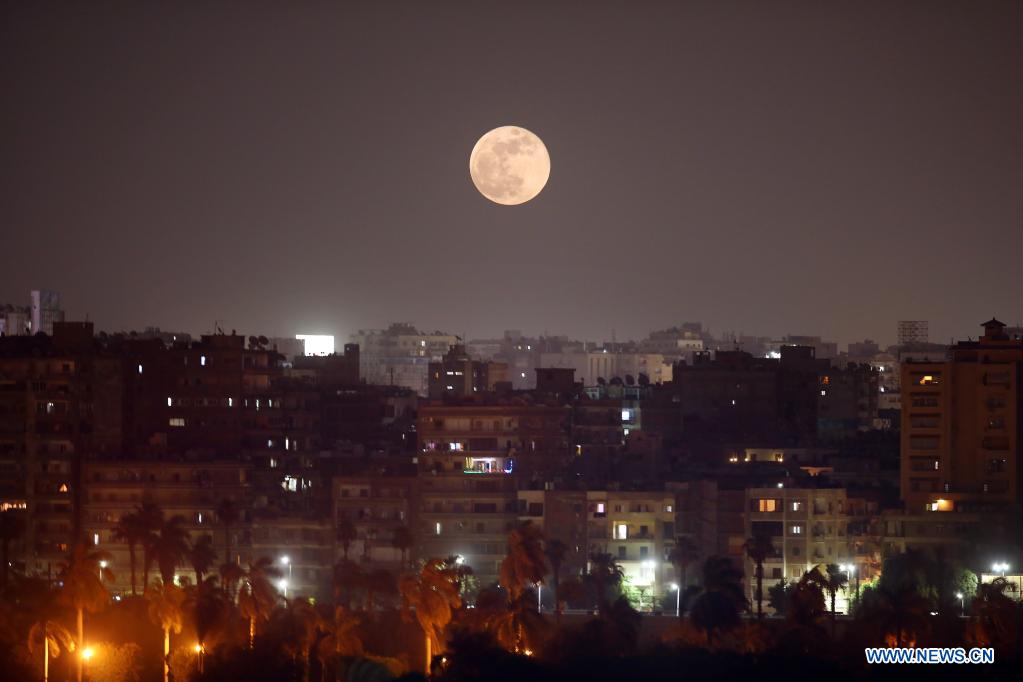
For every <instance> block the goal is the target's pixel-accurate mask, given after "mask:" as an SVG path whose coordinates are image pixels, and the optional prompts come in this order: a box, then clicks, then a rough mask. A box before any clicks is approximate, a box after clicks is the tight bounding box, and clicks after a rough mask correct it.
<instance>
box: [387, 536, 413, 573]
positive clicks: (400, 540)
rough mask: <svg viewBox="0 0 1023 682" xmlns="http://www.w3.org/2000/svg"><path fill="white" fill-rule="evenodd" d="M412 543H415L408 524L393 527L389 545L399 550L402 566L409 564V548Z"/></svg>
mask: <svg viewBox="0 0 1023 682" xmlns="http://www.w3.org/2000/svg"><path fill="white" fill-rule="evenodd" d="M413 544H415V538H413V537H412V531H410V530H409V529H408V526H397V527H395V529H394V531H393V532H392V533H391V547H394V548H395V549H396V550H398V551H399V552H401V563H402V565H404V566H409V565H410V560H411V555H410V550H411V549H412V545H413Z"/></svg>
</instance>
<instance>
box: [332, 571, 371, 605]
mask: <svg viewBox="0 0 1023 682" xmlns="http://www.w3.org/2000/svg"><path fill="white" fill-rule="evenodd" d="M333 583H334V602H335V603H336V604H340V603H341V601H342V599H344V602H345V606H346V607H348V608H352V596H353V595H354V594H355V591H356V590H357V589H362V588H364V587H365V584H366V572H365V571H364V570H363V569H362V567H361V566H359V564H357V563H355V562H354V561H352V560H350V559H341V560H340V561H338V562H337V563H336V564H335V565H334V578H333Z"/></svg>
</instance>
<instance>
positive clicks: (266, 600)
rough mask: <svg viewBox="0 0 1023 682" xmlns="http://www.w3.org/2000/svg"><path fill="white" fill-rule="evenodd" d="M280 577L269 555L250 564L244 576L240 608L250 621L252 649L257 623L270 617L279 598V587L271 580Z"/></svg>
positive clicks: (239, 602)
mask: <svg viewBox="0 0 1023 682" xmlns="http://www.w3.org/2000/svg"><path fill="white" fill-rule="evenodd" d="M280 577H281V572H280V570H279V569H278V568H277V567H276V566H274V564H273V561H271V560H270V559H269V558H267V557H262V558H260V559H258V560H257V561H256V562H255V563H254V564H250V565H249V568H248V570H247V571H245V574H244V576H243V577H242V584H241V589H240V590H239V591H238V608H239V610H241V612H242V615H243V616H245V617H246V618H247V619H248V621H249V648H250V649H251V648H252V647H253V646H255V642H256V624H257V623H258V622H259V621H265V620H266V619H267V618H268V617H269V615H270V611H271V610H272V609H273V607H274V606H275V605H276V604H277V600H278V599H279V595H278V594H277V588H275V587H274V586H273V584H272V583H271V582H270V581H271V579H275V578H280Z"/></svg>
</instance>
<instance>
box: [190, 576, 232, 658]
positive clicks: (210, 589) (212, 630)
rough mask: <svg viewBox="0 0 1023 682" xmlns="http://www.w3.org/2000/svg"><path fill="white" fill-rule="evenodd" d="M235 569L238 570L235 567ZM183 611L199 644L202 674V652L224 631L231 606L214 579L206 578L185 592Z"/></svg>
mask: <svg viewBox="0 0 1023 682" xmlns="http://www.w3.org/2000/svg"><path fill="white" fill-rule="evenodd" d="M236 568H239V570H241V569H240V567H238V566H236ZM185 611H186V612H187V613H188V615H189V617H190V619H191V621H192V624H193V625H194V627H195V636H196V639H198V644H199V672H200V673H201V672H202V664H203V658H202V656H203V652H205V651H206V646H207V644H209V643H210V642H211V640H213V639H215V638H216V636H217V634H218V633H221V632H223V631H224V630H225V629H226V625H227V622H228V619H229V616H230V612H231V605H230V603H229V602H228V600H227V596H226V594H225V593H224V591H223V590H221V589H219V588H218V586H217V579H216V578H206V579H205V580H203V581H202V582H200V583H197V584H196V585H195V586H192V587H189V588H188V590H187V591H186V599H185Z"/></svg>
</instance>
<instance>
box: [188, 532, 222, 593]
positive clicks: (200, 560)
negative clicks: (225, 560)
mask: <svg viewBox="0 0 1023 682" xmlns="http://www.w3.org/2000/svg"><path fill="white" fill-rule="evenodd" d="M216 561H217V550H215V549H214V548H213V536H212V535H201V536H199V539H198V540H196V541H195V542H193V543H192V546H191V547H190V548H189V550H188V563H190V564H192V570H194V571H195V582H196V584H198V583H201V582H202V581H203V578H204V577H205V576H206V574H207V573H209V570H210V569H211V568H213V565H214V564H215V563H216Z"/></svg>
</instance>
